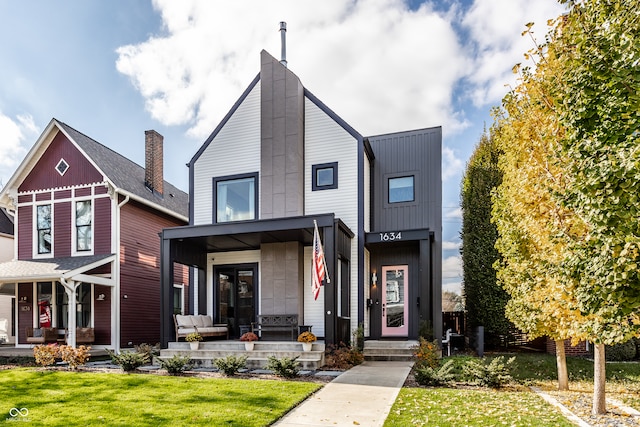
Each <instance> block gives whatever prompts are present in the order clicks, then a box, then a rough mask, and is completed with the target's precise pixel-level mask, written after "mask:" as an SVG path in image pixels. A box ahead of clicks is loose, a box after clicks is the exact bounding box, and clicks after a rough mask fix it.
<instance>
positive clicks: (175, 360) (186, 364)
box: [158, 354, 191, 375]
mask: <svg viewBox="0 0 640 427" xmlns="http://www.w3.org/2000/svg"><path fill="white" fill-rule="evenodd" d="M158 361H159V363H160V366H162V368H163V369H166V370H167V372H169V374H170V375H179V374H181V373H183V372H184V371H186V370H187V369H189V368H190V367H191V359H190V358H189V356H178V355H177V354H176V355H174V356H172V357H170V358H169V359H158Z"/></svg>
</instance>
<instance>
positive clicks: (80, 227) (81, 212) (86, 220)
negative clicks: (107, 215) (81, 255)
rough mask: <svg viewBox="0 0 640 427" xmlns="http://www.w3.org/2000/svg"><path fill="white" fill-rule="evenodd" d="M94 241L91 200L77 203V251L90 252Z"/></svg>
mask: <svg viewBox="0 0 640 427" xmlns="http://www.w3.org/2000/svg"><path fill="white" fill-rule="evenodd" d="M92 241H93V226H92V212H91V200H82V201H78V202H76V251H78V252H85V251H90V250H91V248H92Z"/></svg>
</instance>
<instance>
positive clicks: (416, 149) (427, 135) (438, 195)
mask: <svg viewBox="0 0 640 427" xmlns="http://www.w3.org/2000/svg"><path fill="white" fill-rule="evenodd" d="M369 142H370V144H371V148H372V149H373V152H374V153H375V160H374V163H373V171H372V179H373V200H372V216H373V221H372V224H373V227H372V229H373V230H408V229H418V228H429V229H430V230H433V231H436V230H440V227H441V225H442V178H441V158H442V155H441V150H442V130H441V128H439V127H438V128H431V129H422V130H417V131H410V132H401V133H394V134H388V135H381V136H374V137H369ZM403 175H414V176H415V200H414V201H413V202H405V203H391V204H390V203H387V200H388V199H387V197H388V188H387V179H388V178H389V177H394V176H403Z"/></svg>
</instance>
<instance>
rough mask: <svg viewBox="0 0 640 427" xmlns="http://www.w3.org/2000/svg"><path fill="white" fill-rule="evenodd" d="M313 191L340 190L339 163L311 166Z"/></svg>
mask: <svg viewBox="0 0 640 427" xmlns="http://www.w3.org/2000/svg"><path fill="white" fill-rule="evenodd" d="M311 174H312V180H311V181H312V184H311V186H312V188H311V189H312V190H313V191H317V190H331V189H334V188H338V162H334V163H323V164H318V165H313V166H311Z"/></svg>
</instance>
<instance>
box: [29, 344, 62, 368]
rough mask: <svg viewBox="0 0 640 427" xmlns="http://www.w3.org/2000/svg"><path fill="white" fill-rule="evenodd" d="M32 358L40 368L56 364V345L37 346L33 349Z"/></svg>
mask: <svg viewBox="0 0 640 427" xmlns="http://www.w3.org/2000/svg"><path fill="white" fill-rule="evenodd" d="M33 356H34V357H35V359H36V363H37V364H38V365H40V366H50V365H53V364H54V363H56V357H59V356H58V344H49V345H37V346H35V347H34V348H33Z"/></svg>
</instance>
